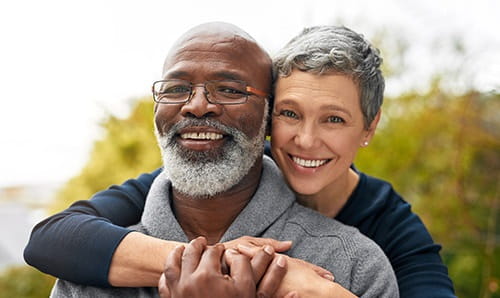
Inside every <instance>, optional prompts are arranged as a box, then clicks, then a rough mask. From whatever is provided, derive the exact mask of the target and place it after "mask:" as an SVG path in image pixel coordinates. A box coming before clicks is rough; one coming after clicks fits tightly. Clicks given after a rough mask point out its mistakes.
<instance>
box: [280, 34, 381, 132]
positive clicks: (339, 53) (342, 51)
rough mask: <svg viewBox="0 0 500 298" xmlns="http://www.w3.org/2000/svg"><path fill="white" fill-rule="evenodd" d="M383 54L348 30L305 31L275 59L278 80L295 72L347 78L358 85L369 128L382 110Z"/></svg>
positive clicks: (361, 36)
mask: <svg viewBox="0 0 500 298" xmlns="http://www.w3.org/2000/svg"><path fill="white" fill-rule="evenodd" d="M381 64H382V58H381V57H380V51H379V50H378V49H377V48H375V47H373V46H372V45H371V43H370V42H369V41H367V40H366V39H365V38H364V37H363V35H361V34H358V33H356V32H354V31H352V30H351V29H349V28H346V27H344V26H315V27H310V28H305V29H304V30H303V31H302V32H301V33H300V34H299V35H297V36H296V37H294V38H293V39H292V40H291V41H290V42H289V43H288V44H286V45H285V47H283V48H282V49H281V50H279V51H278V52H277V53H276V55H275V56H274V59H273V72H274V79H275V81H276V79H277V78H278V77H286V76H289V75H290V74H291V72H292V70H294V69H298V70H300V71H306V72H311V73H314V74H318V75H322V74H331V73H335V74H341V75H347V76H349V77H351V78H352V79H353V81H354V82H355V83H356V84H357V85H358V89H359V91H360V104H361V110H362V112H363V119H364V124H365V128H368V127H369V126H370V124H371V122H372V121H373V119H374V118H375V116H376V114H377V113H378V111H379V110H380V106H381V105H382V101H383V98H384V87H385V83H384V77H383V76H382V71H381V70H380V65H381Z"/></svg>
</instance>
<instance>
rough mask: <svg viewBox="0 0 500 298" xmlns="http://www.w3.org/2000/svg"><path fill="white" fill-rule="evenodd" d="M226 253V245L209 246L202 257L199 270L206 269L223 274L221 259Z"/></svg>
mask: <svg viewBox="0 0 500 298" xmlns="http://www.w3.org/2000/svg"><path fill="white" fill-rule="evenodd" d="M223 253H224V245H222V244H220V243H218V244H216V245H214V246H209V247H207V248H206V249H205V252H204V253H203V255H202V256H201V260H200V264H198V269H199V268H204V269H206V270H209V271H210V272H214V271H215V272H218V273H219V274H221V259H222V254H223Z"/></svg>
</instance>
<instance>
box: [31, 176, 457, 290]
mask: <svg viewBox="0 0 500 298" xmlns="http://www.w3.org/2000/svg"><path fill="white" fill-rule="evenodd" d="M159 173H160V169H158V170H156V171H154V172H152V173H150V174H142V175H141V176H139V177H138V178H137V179H131V180H127V181H126V182H125V183H124V184H122V185H120V186H116V185H115V186H112V187H110V188H109V189H107V190H105V191H102V192H99V193H97V194H95V195H94V196H93V197H92V198H91V199H90V200H88V201H78V202H76V203H74V204H73V205H72V206H71V207H69V208H68V209H66V210H65V211H63V212H60V213H57V214H55V215H53V216H51V217H49V218H47V219H45V220H44V221H42V222H40V223H39V224H37V225H36V226H35V227H34V229H33V231H32V233H31V237H30V240H29V243H28V245H27V246H26V248H25V251H24V258H25V260H26V262H27V263H28V264H30V265H32V266H34V267H36V268H38V269H39V270H40V271H42V272H45V273H48V274H51V275H54V276H56V277H59V278H62V279H66V280H69V281H73V282H77V283H82V284H88V285H96V286H110V285H109V282H108V271H109V267H110V264H111V259H112V256H113V253H114V251H115V250H116V247H117V246H118V244H119V243H120V241H121V240H122V239H123V237H125V236H126V235H127V234H128V233H129V232H131V231H130V230H129V229H127V228H124V227H126V226H129V225H132V224H135V223H137V222H139V220H140V218H141V214H142V212H143V209H144V202H145V198H146V195H147V193H148V190H149V188H150V186H151V184H152V182H153V180H154V178H155V177H156V176H157V175H158V174H159ZM359 175H360V180H359V183H358V185H357V187H356V189H355V190H354V192H353V193H352V195H351V196H350V198H349V200H348V201H347V203H346V205H345V206H344V207H343V208H342V210H341V211H340V212H339V214H338V215H337V216H336V217H335V218H336V219H337V220H339V221H340V222H342V223H344V224H346V225H350V226H354V227H357V228H358V229H359V230H360V231H361V233H363V234H364V235H366V236H367V237H369V238H371V239H372V240H374V241H375V242H376V243H377V244H378V245H379V246H380V247H381V248H382V250H383V251H384V252H385V254H386V255H387V257H388V258H389V260H390V262H391V265H392V267H393V269H394V271H395V273H396V276H397V279H398V285H399V290H400V296H401V297H455V295H454V290H453V283H452V281H451V280H450V278H449V277H448V270H447V268H446V266H445V265H444V264H443V262H442V260H441V257H440V255H439V251H440V249H441V247H440V246H439V245H438V244H436V243H434V241H433V240H432V238H431V236H430V234H429V232H428V231H427V229H426V228H425V226H424V224H423V223H422V221H421V220H420V218H419V217H418V216H417V215H416V214H414V213H413V212H412V211H411V206H410V205H409V204H408V203H407V202H405V201H404V200H403V199H402V198H401V197H400V196H399V195H398V194H397V193H396V192H395V191H394V189H393V188H392V186H391V185H390V184H389V183H387V182H385V181H382V180H379V179H376V178H373V177H370V176H368V175H365V174H363V173H359Z"/></svg>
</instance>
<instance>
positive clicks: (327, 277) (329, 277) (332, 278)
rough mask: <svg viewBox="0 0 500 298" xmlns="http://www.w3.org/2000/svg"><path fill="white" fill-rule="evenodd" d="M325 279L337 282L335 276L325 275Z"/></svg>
mask: <svg viewBox="0 0 500 298" xmlns="http://www.w3.org/2000/svg"><path fill="white" fill-rule="evenodd" d="M323 278H325V279H328V280H329V281H334V280H335V278H334V277H333V275H331V274H328V273H326V274H323Z"/></svg>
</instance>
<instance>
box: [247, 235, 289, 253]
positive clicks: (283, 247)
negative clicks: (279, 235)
mask: <svg viewBox="0 0 500 298" xmlns="http://www.w3.org/2000/svg"><path fill="white" fill-rule="evenodd" d="M252 242H253V244H254V245H257V246H264V245H270V246H272V247H273V248H274V250H275V251H276V252H284V251H287V250H289V249H290V248H292V241H279V240H276V239H272V238H253V239H252Z"/></svg>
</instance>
